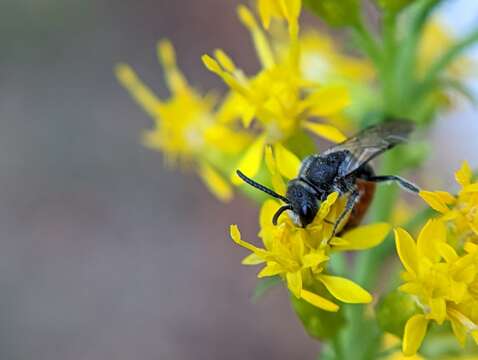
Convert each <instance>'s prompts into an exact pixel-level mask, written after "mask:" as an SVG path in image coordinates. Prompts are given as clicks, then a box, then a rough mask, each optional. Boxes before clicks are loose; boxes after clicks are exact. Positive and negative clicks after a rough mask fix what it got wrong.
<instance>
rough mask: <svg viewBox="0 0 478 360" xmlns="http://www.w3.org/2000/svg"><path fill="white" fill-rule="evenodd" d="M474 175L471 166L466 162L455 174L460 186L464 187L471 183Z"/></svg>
mask: <svg viewBox="0 0 478 360" xmlns="http://www.w3.org/2000/svg"><path fill="white" fill-rule="evenodd" d="M472 175H473V173H472V171H471V168H470V164H469V163H468V161H466V160H465V161H463V164H462V166H461V168H460V170H458V171H457V172H456V173H455V179H456V182H457V183H458V184H460V185H461V186H462V187H465V186H467V185H469V184H470V183H471V177H472Z"/></svg>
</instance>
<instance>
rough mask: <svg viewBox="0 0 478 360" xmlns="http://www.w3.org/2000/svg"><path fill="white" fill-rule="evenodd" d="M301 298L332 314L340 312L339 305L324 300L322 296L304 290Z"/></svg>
mask: <svg viewBox="0 0 478 360" xmlns="http://www.w3.org/2000/svg"><path fill="white" fill-rule="evenodd" d="M300 297H301V298H302V299H304V300H305V301H307V302H308V303H311V304H312V305H314V306H316V307H318V308H320V309H322V310H325V311H331V312H336V311H338V310H339V306H338V305H337V304H334V303H333V302H331V301H329V300H327V299H324V298H323V297H322V296H319V295H317V294H314V293H313V292H310V291H307V290H303V289H302V292H301V294H300Z"/></svg>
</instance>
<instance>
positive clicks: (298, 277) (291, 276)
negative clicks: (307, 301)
mask: <svg viewBox="0 0 478 360" xmlns="http://www.w3.org/2000/svg"><path fill="white" fill-rule="evenodd" d="M286 279H287V286H288V288H289V290H290V292H291V293H292V294H294V296H295V297H297V298H300V294H301V292H302V271H301V270H299V271H296V272H293V273H291V272H288V273H287V275H286Z"/></svg>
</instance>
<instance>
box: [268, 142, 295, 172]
mask: <svg viewBox="0 0 478 360" xmlns="http://www.w3.org/2000/svg"><path fill="white" fill-rule="evenodd" d="M274 153H275V158H276V166H277V168H278V170H279V172H280V173H281V174H282V175H283V176H284V177H286V178H287V179H294V178H295V177H297V174H298V173H299V169H300V165H301V161H300V160H299V158H298V157H297V156H296V155H295V154H294V153H292V152H291V151H289V150H288V149H287V148H286V147H285V146H283V145H282V144H281V143H277V144H275V145H274Z"/></svg>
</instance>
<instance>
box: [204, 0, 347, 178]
mask: <svg viewBox="0 0 478 360" xmlns="http://www.w3.org/2000/svg"><path fill="white" fill-rule="evenodd" d="M281 3H283V4H285V3H287V4H290V5H291V7H292V8H291V9H288V8H287V6H286V5H284V14H291V13H292V14H294V15H287V16H285V15H284V17H285V18H287V20H288V21H289V29H293V30H291V32H290V37H289V40H288V42H287V45H286V50H285V51H282V52H280V53H279V54H275V53H274V51H273V44H272V43H271V42H270V41H269V39H268V37H267V35H266V34H265V33H264V31H263V30H262V29H261V28H260V26H259V24H258V23H257V21H256V19H255V18H254V15H253V14H252V13H251V12H250V10H249V9H248V8H247V7H245V6H239V8H238V14H239V18H240V19H241V21H242V23H243V24H244V25H245V26H246V27H247V29H248V30H249V31H250V33H251V35H252V39H253V41H254V45H255V47H256V51H257V54H258V57H259V60H260V62H261V65H262V70H261V71H259V73H257V74H255V75H253V76H246V75H245V74H244V72H243V71H242V70H240V69H238V68H237V67H236V66H235V64H234V62H233V61H232V59H231V58H229V57H228V56H227V55H226V54H225V53H224V52H223V51H222V50H216V51H215V54H214V55H215V56H214V58H213V57H211V56H209V55H205V56H203V62H204V64H205V65H206V67H207V68H208V69H209V70H210V71H212V72H213V73H215V74H217V75H219V76H220V77H221V78H222V79H223V80H224V82H225V83H226V84H227V85H228V86H229V87H230V89H231V91H232V97H233V98H232V99H231V101H232V102H234V103H235V104H234V105H231V107H234V108H235V109H237V115H238V116H239V117H240V118H241V119H242V123H243V125H244V127H245V128H250V127H251V126H252V125H254V127H255V129H256V130H259V131H258V134H257V137H256V139H255V141H254V142H253V143H252V144H251V145H250V147H249V148H248V150H247V151H246V152H245V153H244V156H243V157H242V159H241V160H240V161H239V163H238V165H237V168H239V169H241V170H242V171H244V172H246V173H247V174H248V175H249V176H255V175H256V174H257V173H258V171H259V169H260V166H261V162H262V159H263V156H264V149H265V146H266V145H272V146H274V148H275V150H276V151H277V152H281V153H283V154H284V156H285V157H290V156H291V151H290V149H288V148H287V147H286V143H287V141H288V140H290V139H291V138H292V137H293V136H294V135H296V134H298V133H300V132H301V129H307V130H309V131H311V132H313V133H315V134H317V135H319V136H321V137H323V138H326V139H328V140H331V141H334V142H340V141H342V140H345V136H344V135H343V134H342V132H340V131H339V130H338V129H337V128H336V127H334V126H332V125H330V124H326V123H320V122H316V121H314V119H316V118H324V117H329V116H332V115H335V114H338V113H339V112H340V111H341V110H343V109H344V108H345V106H347V105H348V103H349V95H348V92H347V89H346V88H345V87H343V86H339V85H334V86H322V85H320V83H318V82H315V81H310V80H308V79H307V78H306V77H305V76H304V74H303V72H302V71H301V67H300V60H301V56H300V54H301V49H300V42H299V41H298V38H297V36H298V27H297V24H296V22H297V16H296V15H295V14H296V13H297V7H298V9H300V6H299V5H297V4H300V1H299V2H297V4H295V5H293V6H292V4H293V3H296V2H295V1H291V2H290V3H289V2H285V1H282V2H281ZM268 4H269V5H268V6H265V5H262V6H261V5H260V6H259V7H260V9H264V8H267V9H269V10H271V9H274V6H272V2H268ZM281 8H282V7H281ZM272 13H275V12H269V11H264V10H262V18H263V21H264V23H265V24H266V25H267V24H268V23H269V19H270V17H269V15H267V14H272ZM297 14H298V13H297ZM253 121H254V123H253ZM279 170H280V171H281V172H282V173H283V174H284V175H286V176H289V177H292V176H293V175H295V174H291V173H290V172H288V171H287V169H284V168H282V162H279ZM234 178H235V176H234V173H233V179H234ZM236 180H237V178H236Z"/></svg>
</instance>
